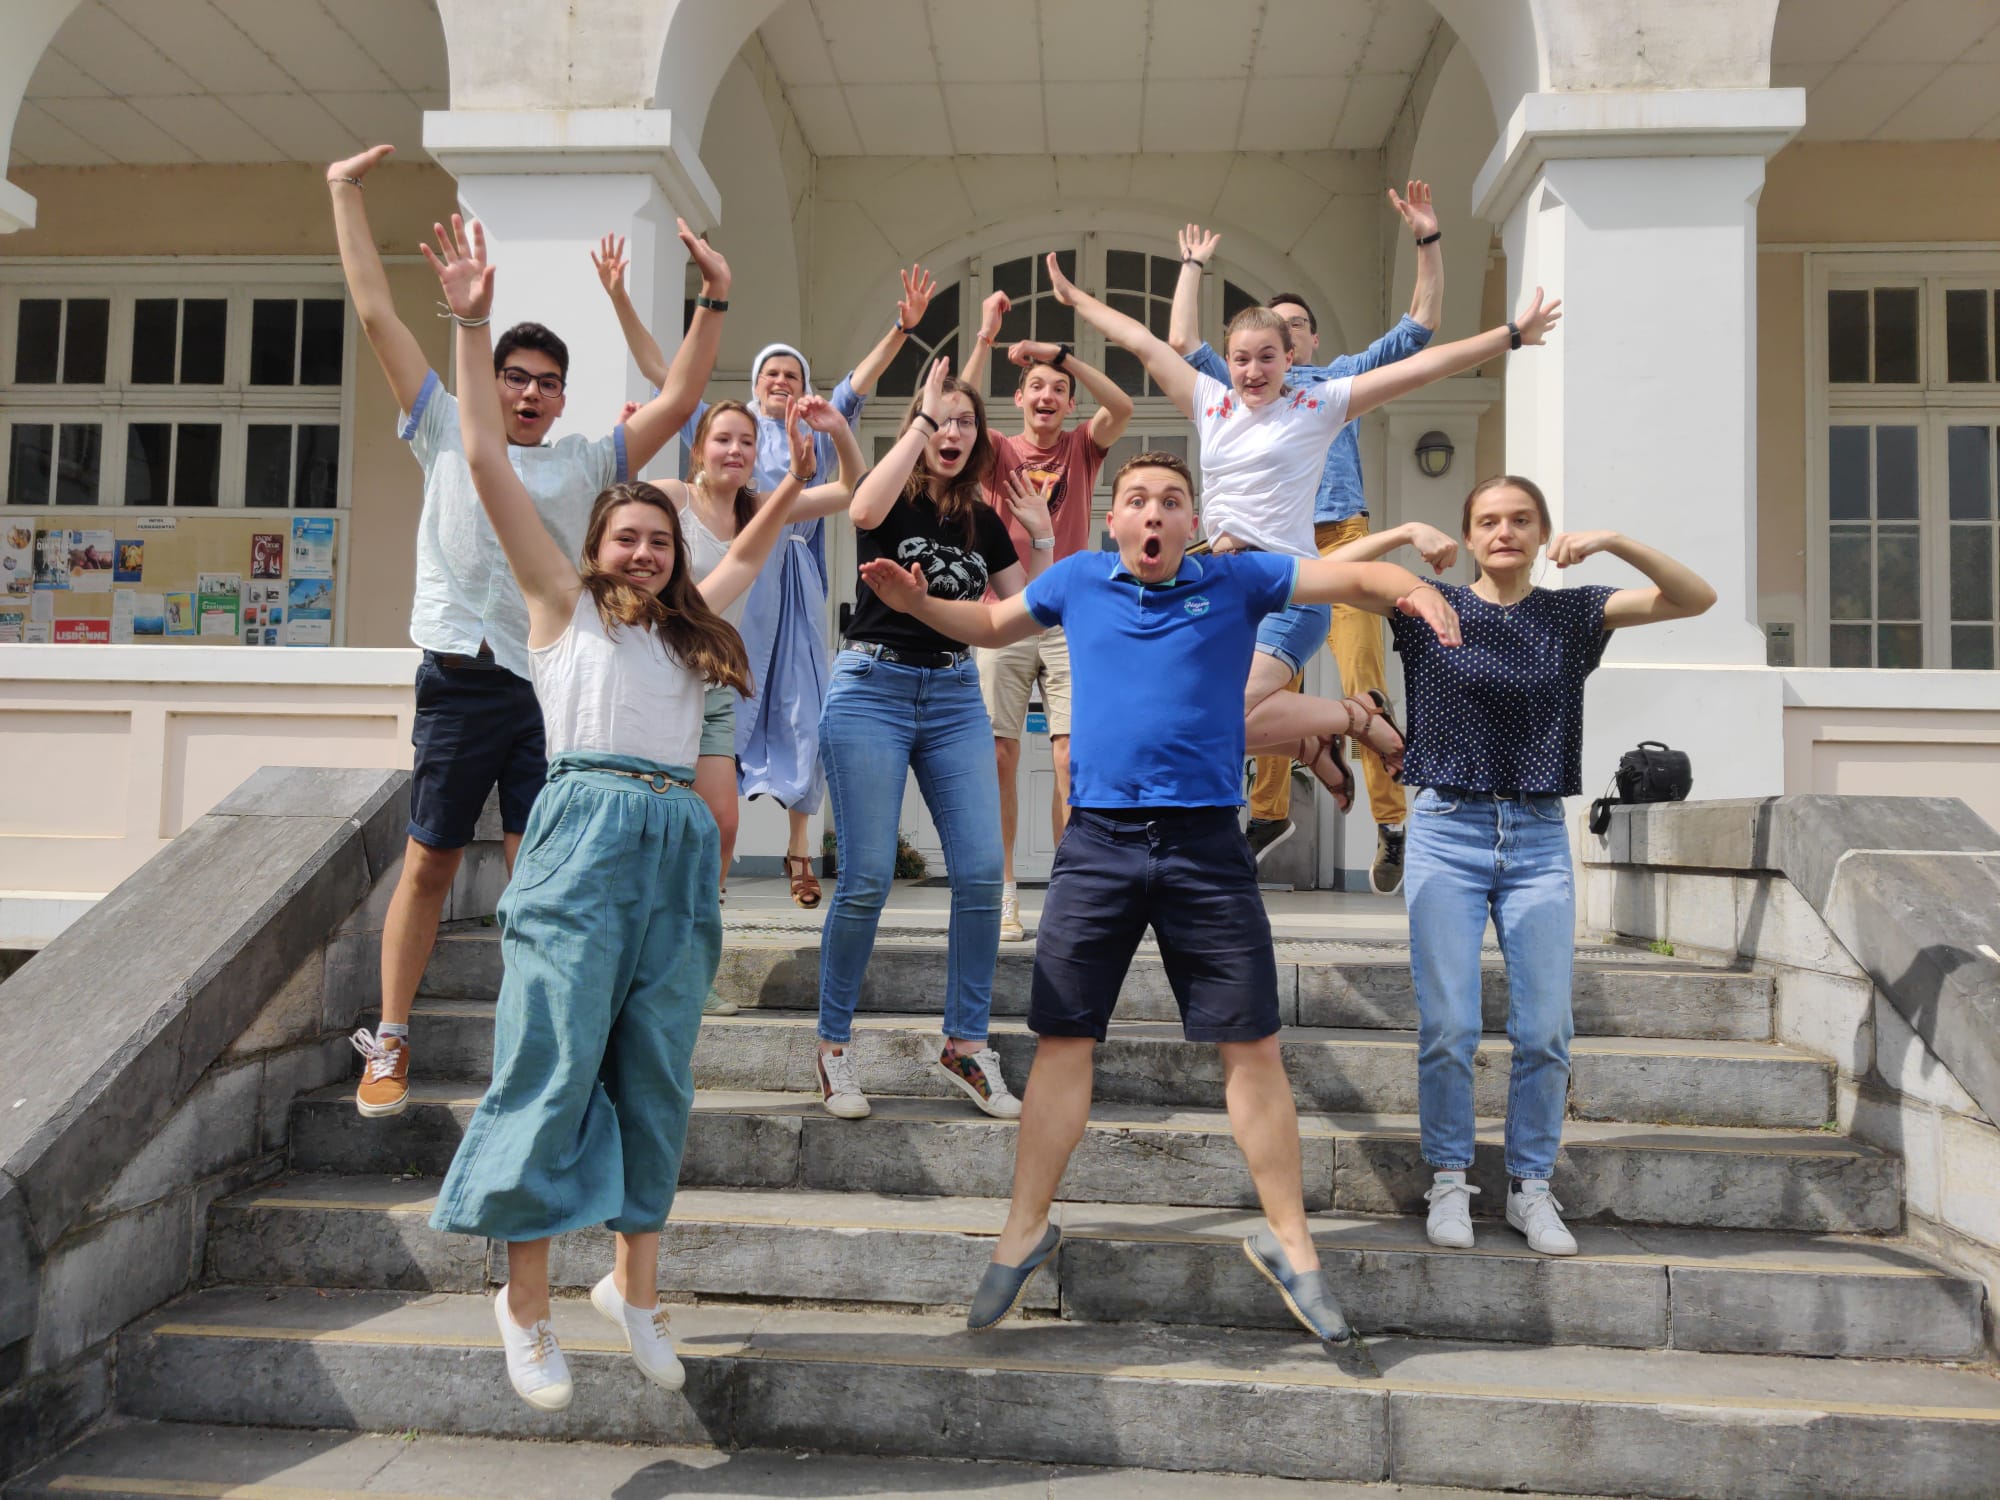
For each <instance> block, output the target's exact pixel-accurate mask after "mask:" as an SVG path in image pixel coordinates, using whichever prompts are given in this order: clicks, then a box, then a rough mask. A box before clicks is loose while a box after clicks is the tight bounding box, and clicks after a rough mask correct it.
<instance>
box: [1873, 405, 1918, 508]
mask: <svg viewBox="0 0 2000 1500" xmlns="http://www.w3.org/2000/svg"><path fill="white" fill-rule="evenodd" d="M1875 518H1876V519H1877V520H1878V521H1914V520H1916V518H1917V429H1916V428H1914V427H1878V428H1876V429H1875Z"/></svg>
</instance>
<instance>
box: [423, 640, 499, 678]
mask: <svg viewBox="0 0 2000 1500" xmlns="http://www.w3.org/2000/svg"><path fill="white" fill-rule="evenodd" d="M431 655H432V656H435V657H436V658H437V659H438V661H439V662H441V663H443V664H444V665H445V666H447V667H457V668H459V669H461V670H467V669H469V670H472V671H495V670H504V669H502V668H501V667H500V663H499V662H497V661H495V660H494V659H493V648H492V647H491V646H489V645H487V644H486V642H484V641H481V642H480V643H479V654H478V655H477V656H457V655H453V654H452V653H450V652H446V651H433V652H432V653H431Z"/></svg>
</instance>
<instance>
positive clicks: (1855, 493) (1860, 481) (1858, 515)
mask: <svg viewBox="0 0 2000 1500" xmlns="http://www.w3.org/2000/svg"><path fill="white" fill-rule="evenodd" d="M1826 458H1827V475H1826V513H1827V517H1828V519H1830V520H1834V521H1865V520H1867V519H1868V517H1869V515H1870V513H1871V512H1870V510H1869V505H1868V429H1867V428H1866V427H1829V428H1828V429H1827V432H1826Z"/></svg>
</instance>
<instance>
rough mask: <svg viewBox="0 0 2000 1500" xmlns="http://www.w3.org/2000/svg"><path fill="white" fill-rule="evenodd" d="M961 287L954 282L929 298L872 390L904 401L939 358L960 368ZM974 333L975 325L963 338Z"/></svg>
mask: <svg viewBox="0 0 2000 1500" xmlns="http://www.w3.org/2000/svg"><path fill="white" fill-rule="evenodd" d="M964 287H965V283H964V282H962V281H954V282H953V283H952V284H951V285H950V286H941V287H939V288H938V290H937V295H936V296H935V297H933V298H931V305H930V309H929V311H927V312H926V313H925V314H924V316H923V321H922V322H920V323H918V324H917V329H916V332H915V333H912V334H911V335H910V336H909V337H908V338H907V339H905V340H903V347H902V348H901V349H899V350H897V351H896V357H895V358H894V359H892V360H891V361H889V368H888V369H886V370H884V371H883V372H882V378H881V380H880V381H878V382H877V383H876V387H875V389H876V391H877V392H878V393H879V394H880V395H882V396H883V397H885V398H891V399H893V398H897V397H900V398H901V399H903V400H906V401H907V400H908V399H909V398H910V397H912V396H914V395H916V393H917V386H918V384H919V383H920V382H921V381H922V380H923V378H924V371H925V370H926V369H927V368H928V367H929V365H930V362H931V361H932V360H933V359H935V358H936V357H937V356H938V355H943V356H944V357H945V358H946V359H949V360H950V361H951V367H952V368H953V369H954V370H956V369H958V368H959V365H960V361H959V356H958V351H959V348H960V346H961V340H960V338H959V324H960V322H961V321H962V319H963V316H964V312H965V309H964V307H963V306H962V304H963V302H964V295H965V293H964ZM972 312H973V314H974V316H975V317H976V316H977V313H978V309H977V308H974V309H972ZM976 332H978V326H977V324H976V323H975V324H974V326H973V327H972V328H971V329H970V330H969V331H968V332H967V333H966V338H967V339H969V338H971V336H972V334H973V333H976Z"/></svg>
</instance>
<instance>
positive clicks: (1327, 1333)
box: [1243, 1229, 1354, 1344]
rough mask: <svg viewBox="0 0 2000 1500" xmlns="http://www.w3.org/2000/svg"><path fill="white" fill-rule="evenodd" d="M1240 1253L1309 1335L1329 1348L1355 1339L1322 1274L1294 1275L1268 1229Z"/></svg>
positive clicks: (1282, 1247) (1299, 1273)
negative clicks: (1281, 1298)
mask: <svg viewBox="0 0 2000 1500" xmlns="http://www.w3.org/2000/svg"><path fill="white" fill-rule="evenodd" d="M1243 1253H1244V1255H1246V1256H1247V1257H1249V1260H1250V1264H1251V1265H1253V1266H1255V1267H1256V1268H1257V1270H1258V1273H1259V1274H1260V1275H1262V1276H1263V1278H1264V1279H1265V1280H1266V1281H1268V1282H1270V1283H1271V1285H1272V1286H1274V1287H1276V1288H1277V1289H1278V1295H1279V1296H1280V1297H1283V1298H1284V1299H1285V1306H1286V1307H1287V1308H1288V1309H1290V1311H1291V1314H1292V1316H1293V1317H1295V1318H1297V1319H1298V1320H1299V1322H1301V1323H1302V1324H1304V1325H1305V1328H1306V1331H1307V1332H1308V1333H1311V1334H1313V1335H1314V1336H1315V1337H1317V1338H1321V1339H1324V1340H1326V1342H1328V1343H1330V1344H1344V1343H1346V1342H1347V1341H1348V1340H1349V1339H1350V1338H1352V1337H1353V1336H1354V1330H1353V1329H1352V1328H1350V1327H1349V1326H1348V1324H1347V1314H1345V1313H1343V1312H1342V1311H1341V1310H1340V1304H1339V1303H1338V1302H1336V1301H1334V1300H1333V1293H1331V1292H1329V1291H1328V1290H1327V1289H1326V1276H1325V1274H1324V1273H1323V1272H1321V1271H1294V1270H1293V1269H1292V1263H1291V1262H1290V1261H1289V1260H1287V1259H1285V1250H1284V1246H1282V1245H1280V1244H1279V1243H1278V1237H1277V1236H1276V1235H1274V1234H1272V1233H1271V1231H1270V1230H1269V1229H1260V1230H1258V1231H1257V1232H1256V1233H1255V1234H1253V1235H1251V1236H1250V1238H1249V1239H1247V1240H1245V1241H1244V1242H1243Z"/></svg>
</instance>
